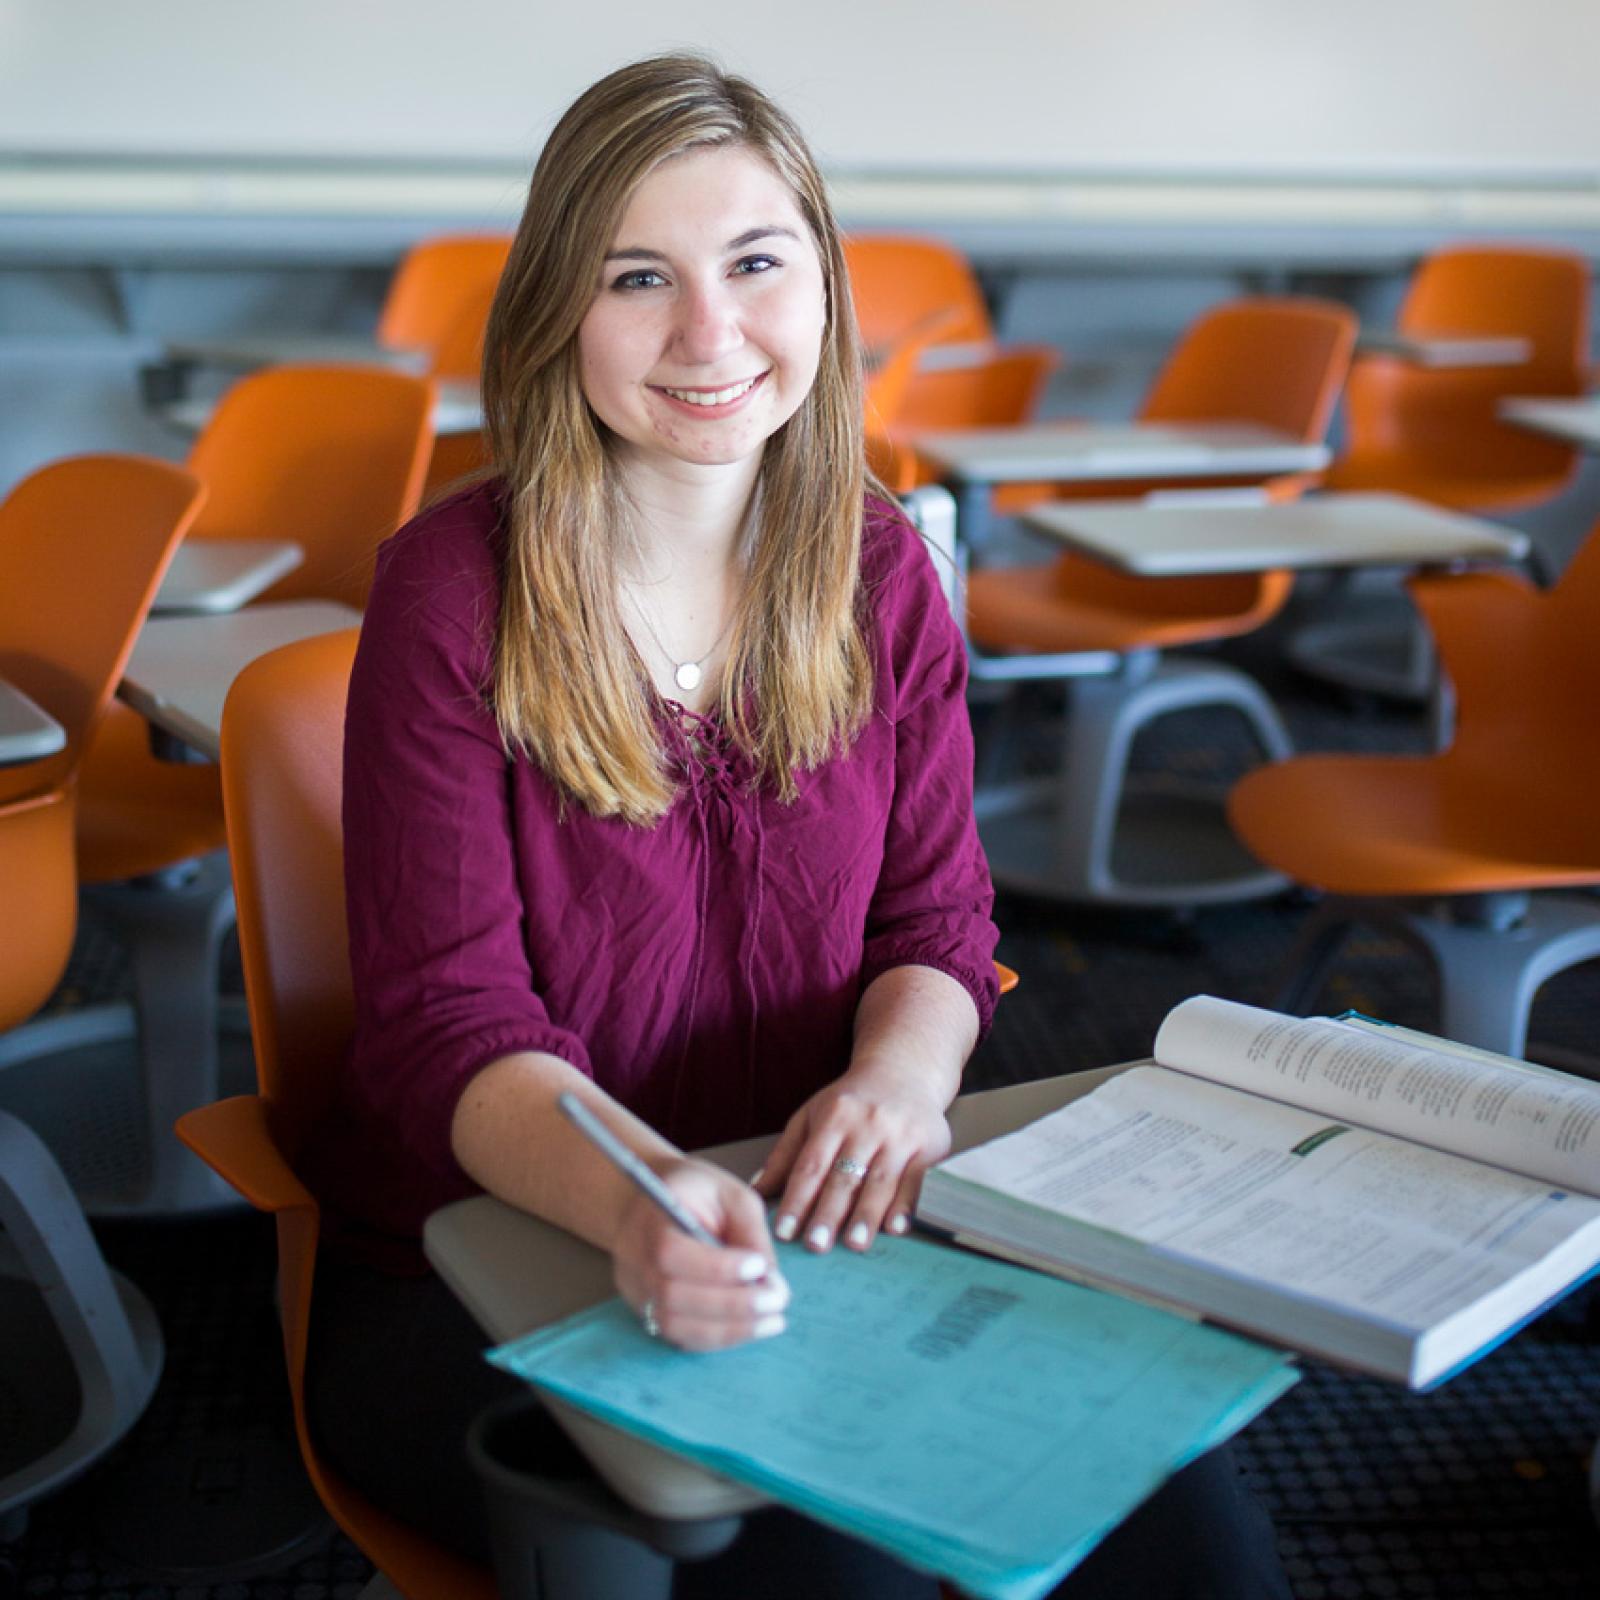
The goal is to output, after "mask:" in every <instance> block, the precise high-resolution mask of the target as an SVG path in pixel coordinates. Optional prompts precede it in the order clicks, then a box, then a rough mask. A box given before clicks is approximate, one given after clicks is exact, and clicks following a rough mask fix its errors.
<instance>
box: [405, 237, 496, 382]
mask: <svg viewBox="0 0 1600 1600" xmlns="http://www.w3.org/2000/svg"><path fill="white" fill-rule="evenodd" d="M510 254H511V235H510V234H508V233H506V234H499V233H484V234H441V235H439V236H438V237H436V238H432V239H424V240H422V241H421V242H420V243H419V244H415V245H413V246H412V247H411V249H410V250H408V251H407V252H406V254H405V256H404V258H403V259H402V260H401V262H400V265H399V266H398V267H397V268H396V269H395V275H394V279H393V281H392V282H391V283H390V285H389V292H388V294H387V295H386V296H385V297H384V302H383V310H382V312H381V313H380V314H379V317H378V332H377V339H378V343H379V344H380V345H382V346H383V347H384V348H385V349H387V350H420V351H423V352H425V353H426V355H427V357H428V371H429V372H430V373H431V374H432V375H433V376H434V377H441V378H475V377H476V376H477V366H476V365H475V364H472V365H468V364H467V363H466V362H465V361H464V355H470V352H471V349H472V346H473V343H474V337H473V327H472V324H473V322H474V321H476V322H477V324H478V326H477V331H476V343H477V346H478V349H479V352H480V354H481V351H482V344H483V332H482V323H483V322H486V321H487V320H488V316H489V303H490V301H491V300H492V299H493V297H494V290H495V286H496V284H498V283H499V281H500V274H501V273H502V272H503V271H505V265H506V258H507V257H508V256H509V255H510Z"/></svg>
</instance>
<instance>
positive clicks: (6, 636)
mask: <svg viewBox="0 0 1600 1600" xmlns="http://www.w3.org/2000/svg"><path fill="white" fill-rule="evenodd" d="M203 493H204V492H203V490H202V489H201V487H200V485H199V484H198V483H197V482H196V481H195V479H194V478H192V477H190V476H189V475H188V474H187V473H185V472H183V471H181V470H180V469H178V468H176V467H172V466H168V465H167V464H166V463H165V462H160V461H147V460H142V459H139V458H137V457H134V456H81V457H78V458H76V459H72V460H67V461H61V462H57V463H56V464H54V465H52V466H48V467H45V468H44V469H43V470H41V471H39V472H36V473H34V474H33V475H32V476H31V477H29V478H27V479H25V480H24V481H23V482H22V483H20V484H19V485H18V486H17V487H16V489H15V490H13V491H12V493H11V495H10V496H9V497H8V498H7V499H6V500H5V501H4V502H3V503H0V675H3V676H4V677H5V678H6V679H7V681H9V682H11V683H13V684H15V685H16V686H17V687H19V688H21V689H22V690H23V691H24V692H25V693H27V694H28V695H30V696H31V697H32V698H33V699H34V700H35V701H37V702H38V703H39V704H40V705H41V706H43V707H44V708H45V709H46V710H48V711H49V712H50V714H51V715H52V716H54V717H55V719H56V720H57V721H58V722H59V723H60V724H61V725H62V727H63V728H64V729H65V730H66V734H67V741H66V745H65V748H64V749H63V751H62V752H61V753H60V754H59V755H57V756H53V757H50V758H48V759H47V760H43V761H33V762H28V763H26V764H23V765H20V766H15V767H9V768H0V884H4V886H5V891H6V901H5V917H4V920H3V924H0V1035H3V1037H0V1108H3V1109H0V1232H3V1233H4V1234H5V1236H6V1242H7V1245H8V1247H9V1248H8V1250H7V1251H6V1252H4V1253H3V1255H0V1327H3V1328H4V1329H5V1330H6V1336H5V1338H4V1339H0V1387H3V1389H4V1392H5V1393H6V1395H7V1397H8V1404H9V1405H10V1406H12V1407H13V1408H16V1409H17V1410H18V1411H20V1415H17V1414H12V1415H9V1416H8V1418H7V1423H8V1431H9V1435H10V1438H11V1439H30V1438H31V1439H36V1440H38V1441H40V1442H41V1444H42V1445H43V1448H41V1449H40V1450H39V1451H38V1452H37V1453H35V1454H33V1455H31V1456H29V1457H28V1458H26V1459H17V1456H16V1452H14V1451H7V1452H4V1461H3V1464H0V1520H4V1519H7V1518H9V1517H11V1516H12V1515H14V1514H17V1513H20V1512H21V1511H23V1509H24V1508H25V1507H26V1506H27V1505H28V1504H29V1503H30V1502H31V1501H33V1500H35V1499H37V1498H38V1497H39V1496H41V1495H43V1494H46V1493H48V1492H50V1491H51V1490H52V1489H55V1488H57V1487H59V1486H60V1485H61V1484H63V1483H65V1482H66V1481H67V1480H69V1479H70V1478H72V1477H74V1476H76V1475H77V1474H78V1473H80V1472H82V1471H83V1470H84V1469H85V1468H86V1467H88V1466H89V1465H90V1464H91V1463H92V1462H93V1461H94V1460H96V1459H97V1458H98V1457H99V1456H101V1455H102V1454H103V1453H104V1452H105V1451H106V1450H108V1449H110V1447H111V1446H112V1445H114V1444H115V1443H116V1442H117V1440H118V1439H119V1438H120V1437H121V1436H122V1435H123V1434H124V1433H125V1432H126V1431H127V1430H128V1429H129V1428H130V1427H131V1426H132V1425H133V1423H134V1422H135V1421H136V1420H137V1418H138V1416H139V1414H140V1412H141V1411H143V1409H144V1407H145V1405H146V1403H147V1402H148V1400H149V1398H150V1395H151V1393H152V1391H153V1390H154V1388H155V1383H156V1378H157V1376H158V1375H159V1373H160V1370H161V1355H162V1351H161V1331H160V1328H159V1326H158V1324H157V1322H156V1319H155V1315H154V1313H153V1312H152V1311H151V1309H150V1306H149V1303H148V1302H147V1301H146V1300H145V1298H144V1296H143V1295H142V1294H140V1292H139V1291H138V1290H137V1289H136V1288H135V1287H134V1286H133V1285H132V1284H130V1283H128V1282H127V1281H126V1280H125V1279H123V1278H121V1277H120V1275H118V1274H115V1273H112V1272H110V1271H109V1270H108V1269H107V1267H106V1264H105V1262H104V1260H103V1259H102V1258H101V1256H100V1253H99V1251H98V1249H97V1248H96V1246H95V1243H94V1239H93V1237H92V1235H91V1234H90V1232H89V1229H88V1226H87V1224H86V1223H85V1221H84V1218H83V1213H82V1212H81V1211H80V1210H79V1209H78V1207H77V1205H76V1204H75V1203H74V1202H73V1200H72V1197H71V1192H70V1190H69V1188H68V1186H67V1182H66V1179H65V1178H64V1177H63V1175H62V1172H61V1169H60V1166H59V1165H58V1159H57V1158H59V1160H60V1161H62V1162H65V1163H66V1164H68V1165H69V1166H70V1165H72V1164H73V1163H74V1159H75V1157H77V1156H78V1155H79V1154H80V1152H79V1151H77V1150H76V1149H74V1148H67V1147H62V1148H59V1149H58V1150H57V1152H56V1153H55V1154H54V1155H52V1153H51V1152H50V1151H49V1150H48V1149H47V1148H46V1146H45V1145H44V1144H43V1143H42V1142H41V1141H40V1140H39V1138H38V1137H37V1136H36V1134H35V1133H34V1132H33V1131H32V1129H31V1126H30V1124H31V1123H32V1122H33V1121H34V1119H35V1116H36V1114H37V1113H38V1112H40V1111H41V1110H48V1109H49V1106H50V1104H51V1102H53V1101H59V1100H60V1099H61V1098H63V1097H64V1096H65V1097H74V1098H81V1097H82V1096H83V1095H84V1092H85V1091H84V1086H83V1085H82V1084H81V1083H68V1082H61V1081H60V1080H52V1079H51V1078H50V1076H49V1075H47V1074H40V1073H32V1074H30V1073H29V1071H28V1065H27V1064H28V1063H29V1062H30V1061H31V1060H32V1059H33V1053H32V1051H31V1050H29V1049H28V1048H26V1045H27V1035H28V1033H29V1031H30V1030H29V1029H28V1028H26V1027H22V1028H19V1027H18V1025H19V1024H22V1023H24V1022H25V1021H26V1019H27V1018H28V1017H30V1016H32V1014H33V1013H34V1012H35V1011H36V1010H37V1009H38V1008H39V1006H40V1005H42V1004H43V1003H44V1001H45V1000H46V999H47V998H48V997H49V995H50V993H51V991H52V990H53V989H54V988H55V986H56V983H57V982H58V981H59V979H60V977H61V974H62V972H63V971H64V970H65V968H66V964H67V958H68V956H69V954H70V952H71V949H72V941H73V934H74V930H75V927H76V921H77V917H76V912H77V887H76V875H75V872H74V865H73V850H72V820H73V818H72V812H73V786H74V783H75V780H76V775H77V766H78V763H79V762H80V761H81V759H82V756H83V751H84V747H85V745H86V743H87V742H88V739H89V737H90V735H91V733H92V730H93V727H94V724H95V722H96V720H97V719H98V717H99V716H100V715H101V713H102V712H103V711H104V709H105V706H106V704H107V702H108V701H109V700H110V698H111V693H112V691H113V689H114V688H115V687H116V684H117V680H118V679H119V678H120V677H121V675H122V669H123V666H124V664H125V663H126V661H127V658H128V653H129V651H130V650H131V649H132V648H133V641H134V637H135V635H136V634H137V633H138V630H139V624H140V623H141V622H142V621H143V619H144V614H145V612H146V610H147V609H148V608H149V605H150V601H151V598H152V597H153V596H154V594H155V591H156V588H157V586H158V584H159V583H160V581H161V575H162V573H163V572H164V571H165V570H166V566H167V563H168V561H169V560H170V559H171V556H172V552H173V551H174V550H175V549H176V548H177V545H178V541H179V540H180V539H181V538H182V536H183V532H184V529H185V527H186V526H187V524H188V523H189V522H190V520H191V519H192V518H193V516H194V514H195V512H196V510H197V509H198V507H199V505H200V502H201V499H202V498H203ZM85 573H92V574H93V575H94V581H93V582H92V583H85V582H83V581H82V580H83V575H84V574H85ZM33 1026H34V1027H35V1028H37V1027H38V1026H39V1025H38V1024H34V1025H33ZM11 1030H16V1031H11ZM19 1045H20V1046H22V1048H19ZM19 1266H20V1268H21V1272H20V1273H19V1271H18V1268H19ZM46 1330H50V1332H48V1333H47V1332H46ZM63 1348H64V1349H65V1352H66V1355H67V1358H68V1360H69V1362H70V1364H71V1367H72V1369H73V1372H74V1375H75V1377H76V1380H77V1381H76V1392H75V1393H69V1394H68V1395H67V1396H66V1397H65V1400H66V1405H67V1407H68V1408H69V1409H67V1411H66V1414H64V1415H63V1414H61V1410H62V1408H61V1405H60V1402H61V1401H62V1398H63V1396H62V1393H61V1385H60V1382H59V1379H58V1378H52V1374H58V1373H59V1370H60V1351H61V1349H63Z"/></svg>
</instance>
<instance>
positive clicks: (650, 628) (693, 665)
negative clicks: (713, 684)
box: [627, 589, 733, 694]
mask: <svg viewBox="0 0 1600 1600" xmlns="http://www.w3.org/2000/svg"><path fill="white" fill-rule="evenodd" d="M627 593H628V598H629V600H631V601H632V602H633V609H634V610H635V611H636V612H637V613H638V616H639V620H640V621H641V622H642V623H643V624H644V626H645V631H646V632H647V633H648V634H649V635H650V637H651V639H653V640H654V641H655V647H656V649H657V650H659V651H660V652H661V655H662V659H663V660H665V662H666V663H667V665H668V666H669V667H671V668H672V681H673V682H674V683H675V684H677V686H678V687H679V688H680V689H682V690H683V692H684V693H685V694H693V693H694V692H695V690H696V689H698V688H699V687H700V685H701V684H702V683H703V682H704V681H705V664H706V662H708V661H709V660H710V659H711V658H712V656H714V655H715V654H716V653H717V646H718V645H720V644H721V643H722V641H723V640H724V639H726V638H727V637H728V629H729V628H731V627H732V626H733V618H732V617H731V616H730V617H729V618H728V620H727V621H726V622H725V623H723V625H722V632H721V633H719V634H718V635H717V636H716V638H715V639H713V640H712V641H711V648H710V649H709V650H707V651H706V653H705V654H704V655H703V656H700V657H698V658H697V659H696V660H693V661H680V660H678V658H677V657H676V656H675V655H673V653H672V652H671V651H670V650H669V649H667V647H666V645H665V644H663V643H662V641H661V635H660V634H659V633H657V632H656V629H655V624H654V623H653V622H651V620H650V616H649V613H648V612H646V610H645V608H644V606H643V605H642V604H641V603H640V600H639V597H638V595H636V594H635V593H634V592H633V590H631V589H629V590H628V591H627Z"/></svg>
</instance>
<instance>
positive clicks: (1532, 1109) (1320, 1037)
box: [1155, 995, 1600, 1195]
mask: <svg viewBox="0 0 1600 1600" xmlns="http://www.w3.org/2000/svg"><path fill="white" fill-rule="evenodd" d="M1155 1057H1156V1060H1157V1061H1159V1062H1160V1063H1161V1064H1162V1065H1163V1066H1167V1067H1175V1068H1177V1069H1178V1070H1179V1071H1181V1072H1192V1073H1195V1074H1197V1075H1198V1076H1200V1077H1203V1078H1209V1079H1211V1080H1212V1081H1213V1082H1214V1083H1225V1084H1231V1085H1232V1086H1233V1087H1234V1088H1237V1089H1244V1090H1247V1091H1249V1092H1250V1093H1252V1094H1262V1095H1269V1096H1271V1097H1272V1098H1273V1099H1275V1100H1282V1101H1285V1102H1286V1103H1288V1104H1289V1105H1294V1106H1304V1107H1306V1108H1307V1109H1308V1110H1311V1111H1319V1112H1321V1113H1323V1114H1324V1115H1326V1116H1330V1117H1338V1118H1340V1119H1341V1120H1348V1121H1351V1122H1358V1123H1361V1124H1363V1125H1364V1126H1366V1127H1369V1128H1379V1129H1382V1130H1383V1131H1384V1132H1386V1133H1394V1134H1398V1135H1399V1136H1400V1137H1401V1138H1405V1139H1415V1140H1417V1141H1418V1142H1419V1143H1421V1144H1428V1145H1432V1146H1433V1147H1434V1148H1435V1149H1438V1150H1448V1151H1451V1152H1453V1153H1454V1154H1456V1155H1462V1156H1470V1157H1471V1158H1472V1159H1473V1160H1475V1161H1489V1162H1493V1163H1494V1164H1495V1165H1496V1166H1501V1167H1509V1168H1510V1169H1511V1170H1512V1171H1513V1172H1523V1173H1527V1174H1528V1175H1529V1176H1530V1177H1535V1178H1543V1179H1544V1180H1545V1181H1546V1182H1548V1183H1557V1184H1561V1185H1563V1186H1564V1187H1566V1188H1570V1189H1577V1190H1579V1191H1581V1192H1582V1193H1585V1194H1591V1195H1600V1084H1594V1083H1588V1082H1586V1081H1584V1080H1583V1079H1581V1078H1560V1077H1556V1076H1553V1075H1550V1074H1546V1073H1534V1072H1524V1071H1520V1070H1518V1069H1517V1068H1515V1067H1502V1066H1499V1065H1497V1064H1496V1063H1494V1062H1492V1061H1488V1060H1483V1059H1481V1058H1477V1057H1473V1056H1468V1055H1458V1054H1456V1053H1454V1052H1452V1051H1447V1050H1432V1049H1428V1048H1427V1047H1426V1046H1423V1045H1420V1044H1416V1043H1413V1042H1412V1041H1411V1040H1409V1039H1391V1038H1386V1037H1384V1036H1382V1035H1380V1034H1378V1033H1376V1032H1374V1031H1373V1030H1371V1029H1368V1028H1355V1027H1349V1026H1347V1025H1346V1024H1344V1023H1340V1022H1334V1021H1332V1020H1331V1019H1330V1018H1327V1017H1286V1016H1283V1015H1282V1014H1280V1013H1279V1012H1276V1011H1263V1010H1261V1009H1259V1008H1258V1007H1256V1006H1246V1005H1239V1004H1236V1003H1235V1002H1234V1001H1231V1000H1217V999H1214V998H1212V996H1210V995H1197V996H1195V998H1194V999H1192V1000H1185V1001H1184V1002H1183V1003H1182V1004H1181V1005H1178V1006H1174V1007H1173V1009H1172V1010H1171V1011H1170V1012H1168V1014H1167V1018H1166V1020H1165V1021H1164V1022H1163V1023H1162V1024H1161V1030H1160V1032H1159V1033H1157V1035H1156V1045H1155Z"/></svg>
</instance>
